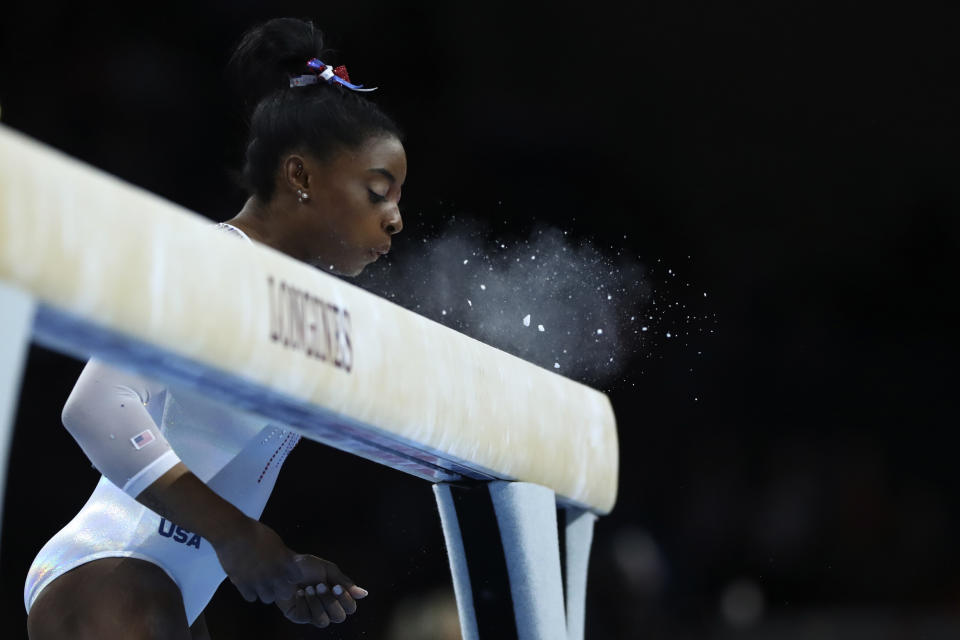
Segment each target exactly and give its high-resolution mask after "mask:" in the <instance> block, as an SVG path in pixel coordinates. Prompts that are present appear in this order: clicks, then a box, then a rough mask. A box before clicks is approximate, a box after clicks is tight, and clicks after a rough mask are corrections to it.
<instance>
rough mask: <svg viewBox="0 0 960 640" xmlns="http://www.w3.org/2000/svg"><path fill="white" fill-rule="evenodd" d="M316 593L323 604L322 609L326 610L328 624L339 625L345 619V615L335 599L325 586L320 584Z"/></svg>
mask: <svg viewBox="0 0 960 640" xmlns="http://www.w3.org/2000/svg"><path fill="white" fill-rule="evenodd" d="M317 593H318V594H320V601H321V602H323V608H324V609H326V610H327V615H329V616H330V622H337V623H339V622H343V621H344V620H346V619H347V613H346V612H345V611H344V610H343V607H342V606H341V605H340V603H339V602H338V601H337V597H336V596H335V595H333V593H332V592H331V591H330V589H329V588H327V585H325V584H323V583H322V582H321V583H320V584H318V585H317Z"/></svg>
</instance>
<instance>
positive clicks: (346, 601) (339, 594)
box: [332, 584, 357, 616]
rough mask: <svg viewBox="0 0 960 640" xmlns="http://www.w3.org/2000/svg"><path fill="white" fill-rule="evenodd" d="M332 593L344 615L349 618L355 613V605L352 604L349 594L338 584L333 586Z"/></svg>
mask: <svg viewBox="0 0 960 640" xmlns="http://www.w3.org/2000/svg"><path fill="white" fill-rule="evenodd" d="M332 591H333V595H334V596H336V598H337V602H339V603H340V606H341V607H343V611H344V613H346V614H347V615H348V616H349V615H351V614H354V613H356V612H357V603H356V602H354V600H353V597H351V595H350V592H348V591H347V590H346V589H344V588H343V587H341V586H340V585H338V584H335V585H333V589H332Z"/></svg>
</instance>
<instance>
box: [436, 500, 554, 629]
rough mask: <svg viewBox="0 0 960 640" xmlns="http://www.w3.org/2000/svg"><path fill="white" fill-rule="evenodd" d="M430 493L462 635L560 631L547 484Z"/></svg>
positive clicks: (552, 510) (550, 510)
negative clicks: (439, 526) (440, 525)
mask: <svg viewBox="0 0 960 640" xmlns="http://www.w3.org/2000/svg"><path fill="white" fill-rule="evenodd" d="M434 493H435V494H436V498H437V505H438V507H439V510H440V520H441V523H442V525H443V533H444V538H445V539H446V543H447V554H448V556H449V558H450V571H451V573H452V575H453V585H454V591H455V592H456V595H457V608H458V609H459V612H460V627H461V632H462V634H463V638H464V640H479V639H483V640H493V639H496V640H512V639H514V638H515V639H516V640H554V639H557V638H566V637H567V629H566V612H565V606H564V596H563V579H562V571H561V567H560V544H559V536H558V534H557V507H556V496H555V495H554V493H553V491H551V490H550V489H547V488H545V487H541V486H539V485H535V484H529V483H524V482H501V481H496V482H489V483H475V484H437V485H434Z"/></svg>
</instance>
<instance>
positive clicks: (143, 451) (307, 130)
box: [24, 18, 407, 640]
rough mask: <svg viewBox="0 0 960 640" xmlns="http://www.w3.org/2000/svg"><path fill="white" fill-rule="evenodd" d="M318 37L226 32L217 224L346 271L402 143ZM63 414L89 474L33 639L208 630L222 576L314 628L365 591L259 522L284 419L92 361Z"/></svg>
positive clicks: (39, 601) (297, 27)
mask: <svg viewBox="0 0 960 640" xmlns="http://www.w3.org/2000/svg"><path fill="white" fill-rule="evenodd" d="M322 46H323V42H322V36H321V34H320V33H319V32H318V31H317V30H316V29H315V28H314V26H313V25H312V24H311V23H308V22H304V21H301V20H295V19H287V18H284V19H277V20H271V21H269V22H267V23H265V24H262V25H260V26H258V27H256V28H255V29H253V30H251V31H250V32H248V33H247V34H246V35H245V36H244V38H243V39H242V41H241V42H240V44H239V45H238V47H237V49H236V51H235V52H234V55H233V58H232V59H231V63H230V66H231V69H232V70H233V71H234V72H235V74H236V76H237V78H238V79H239V80H240V81H241V83H242V86H243V88H244V90H245V91H246V92H247V93H248V95H250V96H251V98H252V101H251V106H252V105H253V104H255V105H256V106H255V108H254V110H253V115H252V116H251V119H250V136H249V143H248V145H247V150H246V161H245V166H244V171H243V177H244V181H245V183H246V185H247V188H248V190H249V192H250V197H249V199H248V200H247V202H246V204H245V205H244V207H243V209H242V210H241V211H240V212H239V213H238V214H237V215H236V216H235V217H234V218H233V219H232V220H230V221H229V222H227V223H221V225H219V226H220V227H222V228H223V229H224V230H225V231H227V232H229V233H232V234H234V235H237V236H238V241H243V240H246V241H247V242H260V243H262V244H265V245H268V246H270V247H273V248H275V249H277V250H279V251H282V252H284V253H286V254H288V255H290V256H292V257H294V258H296V259H298V260H301V261H304V262H307V263H310V264H312V265H315V266H319V267H323V268H324V269H329V270H332V271H335V272H337V273H340V274H343V275H356V274H358V273H360V271H362V270H363V268H364V267H365V266H367V265H368V264H370V263H371V262H373V261H375V260H376V259H377V258H378V257H379V256H381V255H382V254H384V253H386V252H387V251H388V250H389V249H390V242H391V237H392V236H393V235H394V234H396V233H398V232H399V231H400V230H401V229H402V227H403V223H402V221H401V218H400V211H399V208H398V203H399V200H400V189H401V186H402V184H403V182H404V179H405V178H406V171H407V166H406V155H405V153H404V149H403V145H402V144H401V141H400V137H401V136H400V133H399V130H398V129H397V127H396V125H395V124H394V123H393V122H392V121H391V120H390V119H389V118H388V117H387V116H386V115H384V114H383V113H382V112H381V111H380V110H379V109H378V108H377V107H376V106H375V105H374V104H373V103H372V102H370V101H369V100H367V99H366V98H365V97H364V95H363V93H362V91H363V89H362V87H361V86H359V85H356V84H353V83H351V82H350V79H349V77H348V75H347V73H346V70H345V69H344V68H343V67H337V68H336V69H334V68H332V67H330V66H328V65H327V64H325V63H324V62H322V60H324V52H323V50H322ZM63 423H64V426H65V427H66V428H67V429H68V430H69V431H70V433H71V435H73V437H74V438H75V439H76V440H77V442H78V444H80V446H81V447H82V448H83V450H84V453H85V454H86V455H87V456H88V457H89V458H90V460H91V462H93V464H94V465H95V466H96V467H97V469H98V470H99V471H100V472H101V473H102V474H103V477H102V478H101V479H100V482H99V483H98V485H97V487H96V489H95V490H94V492H93V495H92V496H91V497H90V499H89V500H88V502H87V503H86V505H85V506H84V507H83V508H82V509H81V511H80V513H79V514H77V516H76V517H75V518H74V519H73V520H72V521H71V522H70V523H69V524H68V525H67V526H66V527H64V528H63V529H62V530H61V531H60V532H59V533H57V534H56V535H55V536H54V537H53V538H52V539H51V540H50V541H49V542H47V544H46V545H45V546H44V547H43V549H42V550H41V551H40V553H39V554H38V555H37V558H36V559H35V560H34V563H33V565H32V566H31V568H30V572H29V574H28V576H27V581H26V585H25V588H24V601H25V604H26V607H27V612H28V619H27V628H28V632H29V634H30V638H32V639H33V640H47V639H53V638H70V639H71V640H78V639H84V638H91V639H92V638H96V639H98V640H100V639H102V638H130V639H139V638H158V639H159V638H163V639H164V640H170V639H176V638H209V633H208V631H207V629H206V623H205V621H204V618H203V615H202V612H203V609H204V607H205V606H206V605H207V603H208V602H209V600H210V598H211V597H212V596H213V594H214V592H215V591H216V589H217V587H218V585H219V584H220V583H221V582H222V581H223V578H224V577H229V578H230V581H231V582H232V583H233V584H234V585H235V586H236V587H237V589H238V590H239V591H240V593H241V594H242V595H243V597H244V598H245V599H246V600H248V601H250V602H252V601H254V600H260V601H262V602H265V603H270V602H276V603H277V605H278V606H279V607H280V608H281V610H282V611H283V612H284V614H285V615H286V617H287V618H289V619H290V620H292V621H294V622H297V623H310V624H313V625H316V626H318V627H325V626H327V625H328V624H330V623H331V622H342V621H343V620H344V619H345V618H346V616H347V615H349V614H352V613H354V611H356V607H357V605H356V601H357V600H359V599H361V598H363V597H364V596H365V595H367V594H366V591H365V590H363V589H362V588H360V587H358V586H357V585H355V584H354V583H353V581H351V580H350V578H348V577H347V576H346V575H345V574H343V573H342V572H341V571H340V570H339V569H338V567H337V566H336V565H335V564H333V563H332V562H328V561H326V560H323V559H321V558H318V557H316V556H312V555H305V554H298V553H295V552H294V551H292V550H291V549H289V548H288V547H287V546H286V545H285V544H284V543H283V541H282V540H281V539H280V537H279V536H278V535H277V534H276V533H275V532H274V531H273V530H272V529H270V527H268V526H266V525H264V524H262V523H260V522H259V517H260V514H261V512H262V511H263V508H264V506H265V504H266V501H267V499H268V498H269V496H270V492H271V491H272V489H273V486H274V482H275V480H276V477H277V473H278V471H279V467H280V465H281V464H282V463H283V460H284V459H285V458H286V455H287V454H288V453H289V451H290V450H291V449H292V448H293V446H294V445H295V444H296V442H297V440H298V439H299V436H296V435H295V434H294V433H293V432H291V431H290V430H288V429H286V428H285V427H284V426H283V425H277V424H271V423H268V422H267V421H266V420H263V419H261V418H258V417H256V416H252V415H248V414H239V413H238V412H236V411H230V410H228V409H226V408H224V407H221V406H219V405H216V404H214V403H211V402H209V401H206V400H204V398H202V397H200V396H199V395H198V394H196V393H194V392H192V391H191V390H190V389H187V388H183V389H181V388H172V387H171V388H165V387H163V386H161V385H158V384H156V383H154V382H152V381H150V380H147V379H144V378H141V377H138V376H136V375H133V374H130V373H126V372H123V371H119V370H116V369H113V368H111V367H109V366H107V365H106V364H104V363H103V362H100V361H97V360H96V359H92V360H91V361H90V362H88V363H87V365H86V367H85V368H84V370H83V372H82V373H81V375H80V377H79V379H78V380H77V383H76V385H75V387H74V389H73V391H72V392H71V394H70V396H69V398H68V399H67V402H66V405H65V406H64V410H63ZM157 425H160V426H159V427H157ZM251 434H255V435H253V437H251Z"/></svg>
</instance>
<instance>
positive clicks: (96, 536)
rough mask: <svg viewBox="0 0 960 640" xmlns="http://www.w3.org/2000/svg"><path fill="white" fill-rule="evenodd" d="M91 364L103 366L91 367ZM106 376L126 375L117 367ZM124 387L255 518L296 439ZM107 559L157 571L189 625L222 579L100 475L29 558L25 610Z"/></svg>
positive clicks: (206, 547) (199, 541)
mask: <svg viewBox="0 0 960 640" xmlns="http://www.w3.org/2000/svg"><path fill="white" fill-rule="evenodd" d="M221 226H223V227H224V228H225V229H226V230H228V231H232V232H234V233H238V234H241V235H242V234H243V232H242V231H240V230H239V229H236V228H235V227H229V226H224V225H221ZM243 237H244V238H245V239H247V240H248V241H249V238H246V236H245V235H244V236H243ZM87 367H107V365H105V364H104V363H102V362H99V361H97V360H91V361H90V362H89V363H88V364H87ZM109 373H110V375H113V376H125V374H124V373H122V372H119V371H116V370H114V371H110V372H109ZM124 388H125V389H126V391H127V392H129V391H130V390H131V389H132V390H134V391H135V392H137V393H138V395H140V397H141V398H142V399H144V406H145V407H146V409H147V411H148V412H149V413H150V416H151V417H152V418H153V420H154V422H155V423H156V424H157V425H159V429H160V432H161V433H162V434H163V436H164V437H165V438H166V439H167V441H168V442H169V443H170V445H171V447H172V448H173V450H174V451H175V452H176V455H177V456H179V458H180V460H182V461H183V463H184V464H186V466H187V467H188V468H189V469H190V470H191V471H192V472H193V473H194V474H195V475H196V476H197V477H199V478H200V479H201V480H203V481H204V482H205V483H206V484H207V485H208V486H209V487H210V488H211V489H213V490H214V491H216V492H217V493H218V494H219V495H220V496H221V497H223V498H225V499H226V500H228V501H230V502H231V503H232V504H234V505H235V506H237V508H239V509H240V510H242V511H243V512H244V513H245V514H246V515H248V516H250V517H252V518H259V517H260V514H261V513H262V512H263V509H264V507H265V506H266V503H267V500H268V499H269V497H270V493H271V492H272V491H273V486H274V483H275V482H276V479H277V474H278V473H279V470H280V466H281V465H282V464H283V462H284V460H285V459H286V457H287V455H288V454H289V453H290V451H291V450H292V449H293V447H294V446H295V445H296V444H297V442H298V441H299V440H300V436H299V435H297V434H295V433H293V432H292V431H290V430H289V429H287V428H286V427H284V426H283V425H276V424H272V423H271V422H270V421H269V420H267V419H265V418H262V417H259V416H255V415H252V414H247V413H243V412H239V411H236V410H234V409H231V408H228V407H225V406H222V405H219V404H216V403H213V402H210V401H208V400H206V399H205V398H203V397H202V396H201V395H199V394H197V393H195V392H194V391H192V390H190V389H186V388H183V389H181V388H173V387H166V388H164V387H162V386H159V385H156V384H154V383H151V382H149V381H146V380H144V379H143V378H140V377H137V376H133V375H129V376H126V377H125V379H124ZM107 557H131V558H139V559H142V560H146V561H148V562H152V563H154V564H156V565H157V566H159V567H160V568H162V569H163V570H164V571H165V572H166V573H167V575H169V576H170V578H171V579H172V580H173V581H174V582H175V583H176V584H177V586H178V587H179V588H180V592H181V594H182V595H183V604H184V608H185V609H186V613H187V619H188V620H189V621H190V623H191V624H192V623H193V621H194V620H195V619H196V618H197V616H199V615H200V613H201V612H202V611H203V609H204V607H206V605H207V603H208V602H209V601H210V598H211V597H213V594H214V592H215V591H216V590H217V587H218V586H219V585H220V583H221V582H222V581H223V579H224V577H226V574H225V573H224V572H223V569H222V568H221V567H220V562H219V561H218V560H217V556H216V553H215V552H214V550H213V547H212V546H211V545H210V543H209V541H207V540H206V539H204V538H201V537H200V536H199V535H196V534H195V533H193V532H190V531H186V530H184V529H182V528H180V527H178V526H177V525H176V523H172V522H169V521H167V520H165V519H163V518H161V517H160V516H159V515H157V514H156V513H154V512H153V511H151V510H150V509H148V508H147V507H145V506H143V505H141V504H140V503H139V502H137V501H136V500H134V499H133V497H131V496H130V495H128V494H127V493H125V492H124V491H123V490H121V489H120V488H118V487H117V486H116V485H114V484H113V483H112V482H110V480H108V479H107V478H105V477H101V478H100V481H99V483H98V484H97V486H96V488H95V489H94V491H93V495H91V496H90V499H89V500H87V503H86V504H85V505H84V506H83V508H82V509H81V510H80V512H79V513H78V514H77V515H76V517H74V518H73V520H71V521H70V522H69V523H68V524H67V525H66V526H65V527H64V528H63V529H61V530H60V531H59V532H58V533H57V534H55V535H54V536H53V537H52V538H51V539H50V540H49V541H48V542H47V543H46V544H45V545H44V546H43V548H42V549H41V550H40V552H39V553H38V554H37V557H36V559H35V560H34V561H33V564H32V566H31V567H30V571H29V572H28V574H27V580H26V584H25V585H24V604H25V606H26V608H27V611H28V612H29V611H30V607H31V605H32V604H33V602H34V601H35V600H36V598H37V596H38V595H39V593H40V591H41V590H42V589H43V588H44V587H46V586H47V585H48V584H50V583H51V582H52V581H53V580H55V579H56V578H57V577H58V576H60V575H62V574H64V573H66V572H67V571H69V570H70V569H73V568H75V567H78V566H80V565H82V564H85V563H87V562H90V561H92V560H96V559H99V558H107Z"/></svg>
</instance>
